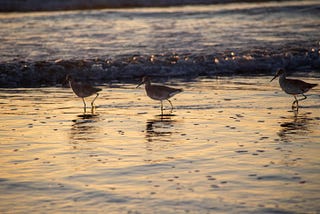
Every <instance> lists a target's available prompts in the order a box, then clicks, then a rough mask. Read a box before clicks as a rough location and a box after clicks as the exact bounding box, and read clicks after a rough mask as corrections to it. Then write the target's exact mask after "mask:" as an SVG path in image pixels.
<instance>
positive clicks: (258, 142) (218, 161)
mask: <svg viewBox="0 0 320 214" xmlns="http://www.w3.org/2000/svg"><path fill="white" fill-rule="evenodd" d="M270 79H271V77H258V78H252V77H250V78H243V77H241V78H240V77H236V78H219V79H199V80H198V81H195V82H171V83H167V84H168V85H171V86H175V87H181V88H183V89H184V92H183V93H181V94H178V95H176V96H175V97H174V99H172V103H173V105H174V107H175V108H174V111H173V112H172V114H169V113H170V111H169V110H168V109H169V107H170V106H169V103H165V105H166V107H167V110H165V113H167V114H168V115H165V116H163V117H161V116H159V113H160V104H159V102H157V101H154V100H151V99H149V98H148V97H147V96H146V95H145V92H144V89H143V88H138V89H136V88H135V86H136V85H130V84H114V85H111V86H106V85H105V86H101V88H103V91H102V92H101V93H100V96H99V98H98V99H97V100H96V105H97V108H96V112H95V115H93V116H86V117H83V115H82V110H83V109H82V101H81V99H79V98H77V97H76V96H75V95H74V94H73V93H72V91H71V89H70V88H33V89H23V88H18V89H0V103H1V107H0V110H1V111H0V116H1V118H2V123H1V125H0V136H1V143H0V164H1V173H0V184H1V185H0V212H1V213H35V212H36V213H61V212H68V213H93V212H94V213H188V212H189V213H274V212H277V213H317V212H320V205H319V203H318V202H319V198H320V194H319V189H320V179H319V172H320V166H319V160H320V159H319V154H318V153H319V149H320V144H319V140H320V131H319V127H320V96H319V95H320V87H319V86H318V87H316V88H315V89H313V90H311V91H310V92H309V93H308V94H309V95H310V96H308V99H307V100H304V101H302V102H301V103H300V104H301V105H302V107H301V108H300V110H299V113H298V115H296V116H295V115H294V113H293V112H292V111H291V103H292V101H293V97H291V96H289V95H287V94H285V93H284V92H282V91H281V89H280V88H279V86H278V82H276V81H275V82H272V83H270V82H269V81H270ZM303 79H304V80H306V81H308V82H312V83H320V82H319V79H313V78H303ZM92 98H93V97H92ZM88 110H89V109H88Z"/></svg>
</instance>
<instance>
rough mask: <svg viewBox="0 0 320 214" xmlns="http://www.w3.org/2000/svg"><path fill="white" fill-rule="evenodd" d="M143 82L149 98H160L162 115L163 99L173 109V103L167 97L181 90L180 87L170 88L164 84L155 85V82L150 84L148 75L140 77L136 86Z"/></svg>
mask: <svg viewBox="0 0 320 214" xmlns="http://www.w3.org/2000/svg"><path fill="white" fill-rule="evenodd" d="M142 84H145V90H146V93H147V95H148V97H150V98H151V99H154V100H160V102H161V115H163V102H162V101H163V100H168V102H169V103H170V105H171V111H172V110H173V105H172V103H171V101H170V100H169V98H171V97H173V96H174V95H176V94H178V93H180V92H182V91H183V90H182V89H176V88H171V87H168V86H165V85H157V84H151V80H150V78H149V77H148V76H144V77H143V78H142V81H141V83H140V84H139V85H138V86H137V88H138V87H139V86H140V85H142Z"/></svg>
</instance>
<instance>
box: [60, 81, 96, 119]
mask: <svg viewBox="0 0 320 214" xmlns="http://www.w3.org/2000/svg"><path fill="white" fill-rule="evenodd" d="M66 79H67V81H68V82H69V85H70V87H71V88H72V90H73V92H74V93H75V94H76V95H77V96H78V97H81V98H82V101H83V110H84V113H86V107H87V106H86V102H85V100H84V98H85V97H89V96H91V95H93V94H96V97H95V98H94V99H93V100H92V102H91V111H92V112H93V109H94V105H93V104H94V101H95V100H96V99H97V97H98V96H99V93H98V92H99V91H101V90H102V89H101V88H95V87H93V86H91V85H89V84H88V83H82V82H76V81H75V80H74V79H73V78H72V77H71V76H70V75H67V77H66Z"/></svg>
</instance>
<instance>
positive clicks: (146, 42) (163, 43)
mask: <svg viewBox="0 0 320 214" xmlns="http://www.w3.org/2000/svg"><path fill="white" fill-rule="evenodd" d="M319 11H320V4H319V2H318V1H287V2H271V3H239V4H218V5H209V6H186V7H169V8H137V9H119V10H87V11H70V12H38V13H2V14H0V26H1V28H0V38H1V39H0V41H1V45H0V51H1V54H2V57H1V59H0V60H1V61H10V60H35V61H39V60H55V59H64V60H66V59H88V58H90V59H91V58H93V59H94V58H96V57H102V58H108V57H115V56H121V55H125V54H129V55H132V54H136V55H152V54H154V55H157V54H166V53H172V52H174V53H177V54H187V55H190V54H191V55H206V54H224V53H225V52H227V53H228V54H229V52H234V53H235V54H236V55H241V56H242V55H247V56H250V57H254V56H255V54H256V52H258V53H259V54H261V53H266V54H274V53H286V52H291V51H298V52H299V51H300V49H302V50H303V51H305V50H306V49H311V48H319V37H320V33H319V30H318V29H319V25H320V16H319Z"/></svg>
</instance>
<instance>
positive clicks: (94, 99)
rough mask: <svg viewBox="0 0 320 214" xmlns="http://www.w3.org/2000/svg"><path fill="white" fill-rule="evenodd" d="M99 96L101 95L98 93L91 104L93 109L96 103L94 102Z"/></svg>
mask: <svg viewBox="0 0 320 214" xmlns="http://www.w3.org/2000/svg"><path fill="white" fill-rule="evenodd" d="M98 96H99V93H97V96H96V97H95V98H94V99H93V100H92V102H91V107H93V103H94V101H95V100H96V99H97V97H98Z"/></svg>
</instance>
